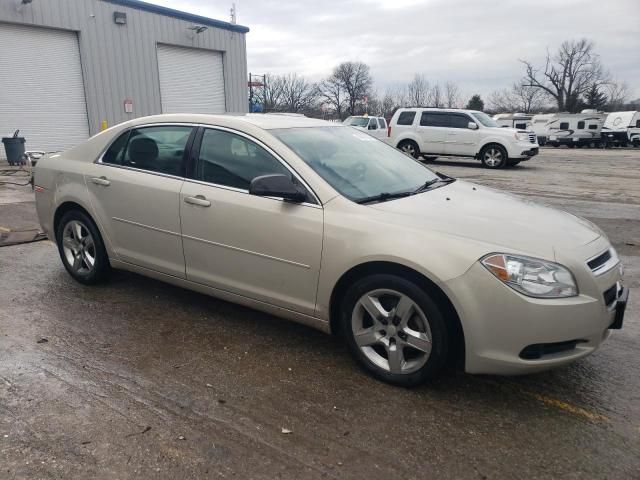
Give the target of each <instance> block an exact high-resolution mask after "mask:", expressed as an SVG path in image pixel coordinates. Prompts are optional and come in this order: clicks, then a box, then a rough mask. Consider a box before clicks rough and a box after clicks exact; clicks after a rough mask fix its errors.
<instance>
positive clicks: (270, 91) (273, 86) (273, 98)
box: [251, 74, 283, 112]
mask: <svg viewBox="0 0 640 480" xmlns="http://www.w3.org/2000/svg"><path fill="white" fill-rule="evenodd" d="M282 87H283V86H282V77H280V76H279V75H270V74H266V75H265V76H264V87H263V88H262V98H255V99H251V100H252V102H255V103H258V102H259V101H261V102H262V108H263V111H265V112H274V111H277V110H278V109H279V108H280V105H281V103H282ZM255 92H256V93H254V96H257V95H259V94H258V93H257V92H258V90H256V91H255Z"/></svg>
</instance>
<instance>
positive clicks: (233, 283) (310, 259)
mask: <svg viewBox="0 0 640 480" xmlns="http://www.w3.org/2000/svg"><path fill="white" fill-rule="evenodd" d="M196 145H197V147H196V149H194V154H193V159H192V161H193V164H194V167H193V168H192V171H191V172H190V174H189V177H190V178H189V179H187V180H186V181H185V184H184V186H183V187H182V192H181V194H180V198H181V201H180V212H181V218H182V238H183V245H184V257H185V261H186V271H187V278H188V279H189V280H191V281H194V282H198V283H202V284H206V285H209V286H212V287H215V288H218V289H222V290H225V291H228V292H232V293H235V294H239V295H243V296H245V297H249V298H253V299H256V300H260V301H264V302H267V303H270V304H273V305H277V306H280V307H284V308H288V309H290V310H294V311H297V312H301V313H306V314H313V312H314V310H315V299H316V290H317V284H318V274H319V271H320V255H321V252H322V232H323V210H322V206H321V205H320V204H319V202H318V201H317V200H316V198H315V197H314V196H313V194H312V193H311V192H310V191H308V201H306V202H304V203H291V202H286V201H283V200H282V199H278V198H271V197H259V196H255V195H250V194H249V184H250V183H251V180H253V179H254V178H255V177H257V176H261V175H266V174H285V175H288V176H292V178H294V181H297V182H298V183H300V184H302V182H301V181H300V180H299V178H298V177H297V176H296V175H295V174H293V173H292V171H291V170H290V169H289V168H288V167H287V166H286V165H285V164H284V162H282V161H281V160H280V159H279V158H277V156H276V155H275V153H274V152H273V151H272V150H270V149H269V148H268V147H266V145H264V144H261V143H260V142H258V141H257V140H255V139H252V138H251V137H249V136H247V135H245V134H243V133H240V132H236V131H230V130H227V129H222V128H204V129H202V130H201V132H200V134H199V138H198V140H197V141H196ZM305 188H307V187H305ZM307 190H308V188H307Z"/></svg>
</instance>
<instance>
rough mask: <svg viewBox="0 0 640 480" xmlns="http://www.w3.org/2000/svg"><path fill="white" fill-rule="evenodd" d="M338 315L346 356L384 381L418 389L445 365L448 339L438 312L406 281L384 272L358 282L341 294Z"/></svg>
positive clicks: (432, 301) (411, 283)
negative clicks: (339, 313) (346, 348)
mask: <svg viewBox="0 0 640 480" xmlns="http://www.w3.org/2000/svg"><path fill="white" fill-rule="evenodd" d="M341 314H342V327H343V333H344V335H345V337H346V340H347V343H348V345H349V350H350V351H351V354H352V355H353V357H354V358H355V360H356V361H357V362H358V364H359V365H360V366H361V367H362V368H363V369H364V370H366V371H367V372H369V373H371V374H372V375H373V376H375V377H377V378H379V379H381V380H383V381H385V382H389V383H393V384H395V385H401V386H406V387H409V386H414V385H418V384H421V383H423V382H424V381H425V380H427V379H429V378H431V377H433V376H435V375H436V374H437V373H438V372H439V371H440V370H441V369H442V367H443V366H444V364H445V360H446V358H447V352H448V336H447V329H446V327H445V320H444V317H443V315H442V312H441V310H440V309H439V308H438V305H437V303H436V302H435V301H434V300H433V299H432V298H431V297H430V296H429V295H428V294H427V292H425V291H424V290H423V289H422V288H420V287H419V286H417V285H416V284H414V283H413V282H411V281H409V280H406V279H404V278H402V277H398V276H395V275H388V274H380V275H372V276H369V277H365V278H363V279H360V280H359V281H357V282H356V283H355V284H354V285H353V286H352V287H351V288H350V289H349V290H348V292H347V294H346V295H345V297H344V300H343V302H342V310H341Z"/></svg>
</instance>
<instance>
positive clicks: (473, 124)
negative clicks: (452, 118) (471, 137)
mask: <svg viewBox="0 0 640 480" xmlns="http://www.w3.org/2000/svg"><path fill="white" fill-rule="evenodd" d="M467 128H469V129H471V130H477V129H478V124H477V123H476V122H469V123H468V124H467Z"/></svg>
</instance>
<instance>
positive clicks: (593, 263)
mask: <svg viewBox="0 0 640 480" xmlns="http://www.w3.org/2000/svg"><path fill="white" fill-rule="evenodd" d="M609 260H611V251H610V250H607V251H606V252H604V253H601V254H600V255H598V256H597V257H596V258H593V259H591V260H589V261H588V262H587V265H589V268H590V269H591V271H592V272H595V271H596V270H598V269H599V268H600V267H602V266H603V265H604V264H605V263H607V262H608V261H609Z"/></svg>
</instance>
